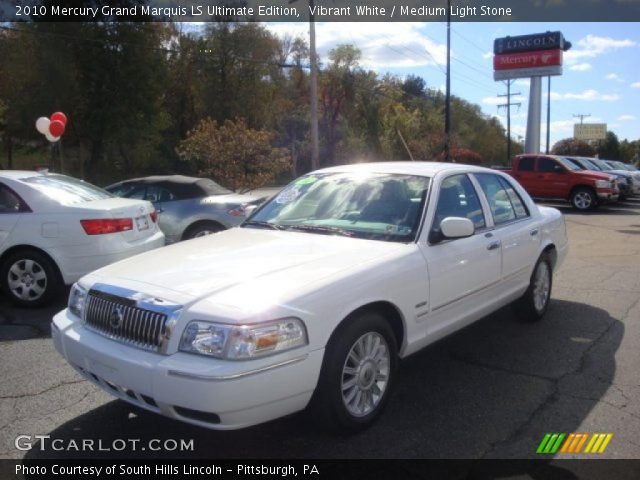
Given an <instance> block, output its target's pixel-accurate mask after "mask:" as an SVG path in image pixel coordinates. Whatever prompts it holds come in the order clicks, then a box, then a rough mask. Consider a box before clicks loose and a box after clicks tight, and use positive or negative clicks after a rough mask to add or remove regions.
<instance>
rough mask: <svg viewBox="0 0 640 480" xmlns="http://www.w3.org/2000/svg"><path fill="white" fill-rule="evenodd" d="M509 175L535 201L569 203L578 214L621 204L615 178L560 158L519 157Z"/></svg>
mask: <svg viewBox="0 0 640 480" xmlns="http://www.w3.org/2000/svg"><path fill="white" fill-rule="evenodd" d="M506 173H509V174H510V175H511V176H512V177H514V178H515V179H516V180H518V182H520V184H521V185H522V186H523V187H524V189H525V190H526V191H527V192H528V193H529V195H531V196H532V197H533V198H535V199H541V200H561V201H565V202H569V203H571V205H572V206H573V207H574V208H575V209H576V210H582V211H585V210H591V209H592V208H595V207H596V206H598V204H601V203H608V202H615V201H617V200H618V195H619V192H618V188H617V186H616V183H615V180H614V177H613V176H612V175H609V174H607V173H604V172H592V171H589V170H581V169H580V168H579V167H578V166H576V165H575V164H574V163H573V162H570V161H569V160H567V159H566V158H564V157H561V156H558V155H543V154H523V155H518V156H516V157H515V158H514V159H513V161H512V163H511V170H506Z"/></svg>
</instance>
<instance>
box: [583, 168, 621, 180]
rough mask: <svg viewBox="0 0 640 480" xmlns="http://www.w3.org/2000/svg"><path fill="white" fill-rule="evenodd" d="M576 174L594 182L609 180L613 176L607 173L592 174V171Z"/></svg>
mask: <svg viewBox="0 0 640 480" xmlns="http://www.w3.org/2000/svg"><path fill="white" fill-rule="evenodd" d="M576 173H578V174H580V175H583V176H585V177H588V178H592V179H594V180H611V179H612V178H613V177H614V175H613V174H611V173H608V172H594V171H593V170H579V171H576Z"/></svg>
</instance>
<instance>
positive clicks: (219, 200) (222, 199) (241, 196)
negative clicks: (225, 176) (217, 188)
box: [202, 193, 266, 205]
mask: <svg viewBox="0 0 640 480" xmlns="http://www.w3.org/2000/svg"><path fill="white" fill-rule="evenodd" d="M264 199H266V196H265V195H260V194H250V193H229V194H225V195H211V196H209V197H204V198H202V203H203V204H215V205H219V204H225V205H230V204H233V205H244V204H246V203H252V202H256V201H260V200H264Z"/></svg>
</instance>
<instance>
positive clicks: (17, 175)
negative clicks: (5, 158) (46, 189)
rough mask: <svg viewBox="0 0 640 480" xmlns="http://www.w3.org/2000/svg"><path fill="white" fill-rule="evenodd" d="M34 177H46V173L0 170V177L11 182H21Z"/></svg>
mask: <svg viewBox="0 0 640 480" xmlns="http://www.w3.org/2000/svg"><path fill="white" fill-rule="evenodd" d="M36 175H47V173H46V172H36V171H34V170H0V177H2V178H9V179H11V180H21V179H23V178H29V177H34V176H36Z"/></svg>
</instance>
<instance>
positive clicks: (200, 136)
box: [178, 118, 291, 191]
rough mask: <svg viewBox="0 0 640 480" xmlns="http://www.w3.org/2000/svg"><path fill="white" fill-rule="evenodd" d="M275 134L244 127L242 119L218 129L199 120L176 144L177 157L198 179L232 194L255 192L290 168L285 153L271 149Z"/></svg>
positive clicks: (282, 149)
mask: <svg viewBox="0 0 640 480" xmlns="http://www.w3.org/2000/svg"><path fill="white" fill-rule="evenodd" d="M274 137H275V133H273V132H270V131H267V130H254V129H251V128H249V127H247V124H246V123H245V121H244V120H243V119H236V120H235V121H231V120H225V122H224V123H223V124H222V125H218V123H217V122H216V121H215V120H212V119H210V118H208V119H205V120H203V121H202V122H200V123H199V124H198V126H197V127H196V128H195V129H194V130H193V131H192V132H191V133H190V134H189V136H188V137H187V138H186V139H185V140H183V141H182V142H181V143H180V147H179V149H178V154H179V156H180V158H181V159H182V160H184V161H189V162H194V163H195V164H196V167H197V168H198V170H199V173H200V175H203V176H207V177H211V178H213V179H214V180H216V181H218V182H219V183H221V184H223V185H225V186H227V187H229V188H231V189H233V190H236V191H242V190H250V189H253V188H258V187H261V186H264V185H267V184H269V183H270V182H272V181H273V180H274V179H275V178H276V176H277V175H278V174H280V173H282V172H285V171H287V170H288V169H290V168H291V157H290V156H289V153H288V151H287V149H285V148H276V147H273V146H272V142H273V139H274Z"/></svg>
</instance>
